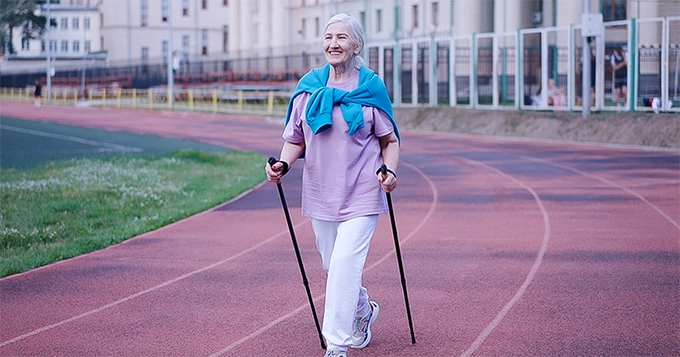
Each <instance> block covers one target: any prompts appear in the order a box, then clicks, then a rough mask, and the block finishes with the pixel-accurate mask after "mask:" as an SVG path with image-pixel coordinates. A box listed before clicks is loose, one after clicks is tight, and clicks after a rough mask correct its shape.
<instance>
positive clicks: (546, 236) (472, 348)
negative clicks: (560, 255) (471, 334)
mask: <svg viewBox="0 0 680 357" xmlns="http://www.w3.org/2000/svg"><path fill="white" fill-rule="evenodd" d="M461 159H462V160H463V161H465V162H467V163H468V164H470V165H478V166H483V167H485V168H486V169H488V170H490V171H492V172H495V173H497V174H498V175H500V176H502V177H505V178H507V179H508V180H510V181H513V182H515V183H516V184H518V185H519V186H520V187H522V188H524V189H525V190H527V191H529V193H531V195H532V196H533V197H534V200H535V201H536V204H537V205H538V208H539V209H540V210H541V215H542V216H543V226H544V227H545V228H544V231H543V241H542V242H541V248H540V249H539V251H538V254H537V255H536V260H534V264H533V265H532V266H531V269H530V270H529V273H528V274H527V277H526V278H525V279H524V282H523V283H522V285H521V286H520V287H519V289H518V290H517V292H516V293H515V295H514V296H513V297H512V299H510V301H508V302H507V303H506V304H505V306H504V307H503V308H502V309H501V311H500V312H499V313H498V314H497V315H496V317H495V318H494V319H493V321H491V323H490V324H489V325H487V326H486V328H485V329H484V331H482V333H481V334H480V335H479V336H477V339H476V340H475V341H474V342H473V343H472V345H470V347H468V348H467V350H465V351H464V352H463V353H462V354H461V356H462V357H467V356H470V355H472V354H473V353H474V352H475V351H476V350H477V349H478V348H479V346H481V345H482V343H484V340H486V338H487V337H488V336H489V335H490V334H491V333H492V332H493V330H495V329H496V327H497V326H498V324H499V323H500V322H501V321H502V320H503V318H504V317H505V315H507V314H508V312H509V311H510V310H511V309H512V307H513V306H515V304H516V303H517V302H518V301H519V300H520V299H521V298H522V296H523V295H524V293H525V292H526V290H527V289H528V288H529V285H530V284H531V282H532V281H533V280H534V277H535V276H536V273H537V272H538V268H540V266H541V264H542V263H543V257H544V256H545V252H546V251H547V250H548V243H549V242H550V219H549V218H548V211H546V209H545V206H543V201H541V198H540V197H539V196H538V193H536V191H534V190H533V189H532V188H531V187H529V186H528V185H527V184H525V183H524V182H522V181H520V180H519V179H517V178H515V177H512V176H510V175H508V174H506V173H505V172H503V171H501V170H499V169H497V168H495V167H493V166H490V165H487V164H485V163H483V162H480V161H473V160H469V159H466V158H462V157H461Z"/></svg>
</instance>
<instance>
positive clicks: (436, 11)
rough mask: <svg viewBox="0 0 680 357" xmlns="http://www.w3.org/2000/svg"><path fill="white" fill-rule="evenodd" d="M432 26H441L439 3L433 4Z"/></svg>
mask: <svg viewBox="0 0 680 357" xmlns="http://www.w3.org/2000/svg"><path fill="white" fill-rule="evenodd" d="M432 26H434V27H437V26H439V3H438V2H433V3H432Z"/></svg>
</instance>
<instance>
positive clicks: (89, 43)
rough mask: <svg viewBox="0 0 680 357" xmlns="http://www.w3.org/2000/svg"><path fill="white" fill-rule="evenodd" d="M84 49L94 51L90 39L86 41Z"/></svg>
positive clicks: (88, 51) (87, 51)
mask: <svg viewBox="0 0 680 357" xmlns="http://www.w3.org/2000/svg"><path fill="white" fill-rule="evenodd" d="M83 49H84V50H85V53H90V51H92V44H91V42H90V41H89V40H88V41H85V47H84V48H83Z"/></svg>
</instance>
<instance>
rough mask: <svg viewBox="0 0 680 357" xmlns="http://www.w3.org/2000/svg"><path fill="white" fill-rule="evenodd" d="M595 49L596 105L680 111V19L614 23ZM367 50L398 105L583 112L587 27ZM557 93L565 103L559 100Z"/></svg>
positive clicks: (390, 44)
mask: <svg viewBox="0 0 680 357" xmlns="http://www.w3.org/2000/svg"><path fill="white" fill-rule="evenodd" d="M590 46H591V49H592V55H593V56H592V60H591V61H592V62H591V63H592V64H593V66H591V67H592V70H593V73H592V74H591V78H592V79H593V80H591V84H592V87H593V88H592V93H591V94H590V95H591V98H592V100H591V105H592V108H593V109H594V110H611V111H613V110H619V111H621V110H626V111H628V110H630V111H651V110H653V108H651V107H649V106H648V105H649V104H648V102H649V101H648V100H646V99H648V98H652V97H656V98H659V100H660V103H661V105H662V107H661V108H659V109H660V110H665V111H670V112H678V111H680V108H679V107H680V78H679V76H680V17H668V18H654V19H642V20H636V19H631V20H626V21H616V22H608V23H605V26H604V35H603V36H602V37H596V38H593V39H592V42H591V44H590ZM618 46H621V47H623V48H624V49H625V50H626V52H627V58H628V78H627V89H628V90H627V93H626V94H627V98H626V101H625V102H626V105H625V106H622V107H617V105H616V100H615V94H614V85H613V71H612V65H611V64H610V56H611V54H612V52H613V51H614V49H615V48H616V47H618ZM366 53H367V55H368V64H369V66H371V68H372V69H373V70H375V71H376V72H378V73H379V74H380V75H381V76H382V78H384V79H385V83H386V85H387V87H388V92H389V93H390V97H391V98H392V100H393V102H394V103H395V105H397V106H404V105H406V106H408V105H414V106H422V105H449V106H460V107H468V108H476V109H502V108H514V109H522V110H570V111H580V110H581V109H582V108H581V99H582V78H583V76H582V73H581V72H582V71H581V69H582V63H581V62H582V60H581V58H582V53H583V39H582V37H581V27H580V25H573V26H569V27H553V28H540V29H524V30H520V31H517V32H516V33H485V34H473V35H469V36H458V37H444V36H439V37H436V36H432V37H422V38H413V39H408V40H400V41H393V42H383V43H372V44H369V45H368V51H366ZM431 53H436V56H435V58H434V59H431V58H430V54H431ZM592 82H594V83H592ZM542 88H546V90H542ZM554 93H561V95H562V96H563V101H559V102H556V101H555V102H553V98H552V96H553V94H554Z"/></svg>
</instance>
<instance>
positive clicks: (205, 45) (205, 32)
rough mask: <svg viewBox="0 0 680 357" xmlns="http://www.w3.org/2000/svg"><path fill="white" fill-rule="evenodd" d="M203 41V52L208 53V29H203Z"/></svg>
mask: <svg viewBox="0 0 680 357" xmlns="http://www.w3.org/2000/svg"><path fill="white" fill-rule="evenodd" d="M201 43H202V44H203V45H202V46H201V47H202V51H201V54H203V55H204V56H205V55H207V54H208V29H203V30H201Z"/></svg>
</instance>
